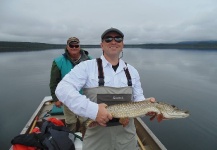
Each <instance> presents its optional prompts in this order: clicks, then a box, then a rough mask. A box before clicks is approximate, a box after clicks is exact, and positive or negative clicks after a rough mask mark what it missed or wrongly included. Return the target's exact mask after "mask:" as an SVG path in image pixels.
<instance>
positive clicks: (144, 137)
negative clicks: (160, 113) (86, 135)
mask: <svg viewBox="0 0 217 150" xmlns="http://www.w3.org/2000/svg"><path fill="white" fill-rule="evenodd" d="M53 105H54V101H53V100H52V97H51V96H45V97H44V99H43V100H42V102H41V103H40V104H39V106H38V108H37V109H36V110H35V112H34V113H33V115H32V117H31V118H30V119H29V121H28V122H27V124H26V125H25V127H24V128H23V130H22V131H21V132H20V134H26V133H30V132H31V130H32V129H33V128H34V127H36V126H37V127H39V128H40V126H41V125H42V119H48V118H49V117H55V118H58V119H60V120H62V121H63V122H64V115H63V114H58V115H49V112H50V111H51V109H52V108H53ZM134 122H135V126H136V132H137V138H138V146H139V150H166V147H165V146H164V145H163V144H162V143H161V142H160V140H159V139H158V138H157V137H156V136H155V135H154V133H153V132H152V131H151V130H150V129H149V128H148V126H147V125H146V124H145V123H144V122H143V121H142V119H141V118H140V117H136V118H134ZM78 140H79V139H78ZM75 148H76V150H81V149H82V142H81V141H76V140H75ZM10 150H13V148H12V147H11V148H10Z"/></svg>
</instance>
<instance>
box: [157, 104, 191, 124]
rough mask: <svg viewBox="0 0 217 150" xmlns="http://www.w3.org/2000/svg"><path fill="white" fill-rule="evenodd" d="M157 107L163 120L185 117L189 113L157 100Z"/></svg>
mask: <svg viewBox="0 0 217 150" xmlns="http://www.w3.org/2000/svg"><path fill="white" fill-rule="evenodd" d="M157 108H158V109H159V110H160V112H161V114H162V117H163V120H165V119H178V118H186V117H188V116H189V115H190V114H189V112H188V111H186V110H181V109H179V108H178V107H176V106H174V105H170V104H166V103H162V102H159V103H158V105H157Z"/></svg>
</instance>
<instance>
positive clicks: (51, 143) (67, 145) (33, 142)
mask: <svg viewBox="0 0 217 150" xmlns="http://www.w3.org/2000/svg"><path fill="white" fill-rule="evenodd" d="M76 137H78V136H77V135H75V134H74V133H73V132H71V131H69V129H68V128H67V127H65V126H56V125H54V124H53V123H52V122H50V121H45V122H44V123H43V124H42V127H41V133H30V134H22V135H18V136H16V137H14V139H13V140H12V141H11V143H12V144H22V145H26V146H33V147H37V148H39V149H41V150H75V145H74V141H75V138H76ZM78 138H80V139H81V137H78Z"/></svg>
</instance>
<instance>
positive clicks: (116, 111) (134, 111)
mask: <svg viewBox="0 0 217 150" xmlns="http://www.w3.org/2000/svg"><path fill="white" fill-rule="evenodd" d="M149 100H150V99H145V100H143V101H138V102H127V103H122V104H114V105H110V106H107V107H106V109H107V111H108V112H110V113H111V115H112V117H113V118H121V119H122V118H135V117H142V116H145V115H149V116H152V117H151V118H150V119H151V120H153V119H154V118H155V117H157V120H158V121H159V122H160V121H161V120H166V119H177V118H186V117H188V116H189V112H188V111H186V110H181V109H179V108H178V107H176V106H174V105H170V104H167V103H164V102H150V101H149ZM96 124H97V123H96V122H95V121H93V120H89V121H87V122H86V127H92V126H95V125H96Z"/></svg>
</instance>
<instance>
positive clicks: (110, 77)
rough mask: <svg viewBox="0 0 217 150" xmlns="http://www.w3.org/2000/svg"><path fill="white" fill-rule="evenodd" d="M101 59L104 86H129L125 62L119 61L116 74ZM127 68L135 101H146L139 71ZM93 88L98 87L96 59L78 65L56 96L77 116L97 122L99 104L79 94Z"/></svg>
mask: <svg viewBox="0 0 217 150" xmlns="http://www.w3.org/2000/svg"><path fill="white" fill-rule="evenodd" d="M101 59H102V64H103V65H102V66H103V72H104V81H105V84H104V86H110V87H126V86H128V85H127V78H126V74H125V72H124V68H125V67H126V64H125V62H124V61H123V60H119V66H118V68H117V70H116V72H115V71H114V69H113V68H112V65H111V64H110V63H109V62H108V61H107V60H106V59H105V57H104V56H103V55H102V56H101ZM127 67H128V69H129V73H130V75H131V78H132V88H133V101H141V100H144V99H145V97H144V95H143V90H142V87H141V82H140V77H139V74H138V71H137V70H136V69H135V68H134V67H133V66H131V65H129V64H127ZM93 87H98V66H97V62H96V59H92V60H87V61H84V62H81V63H80V64H78V65H76V66H75V67H74V68H73V69H72V70H71V71H70V72H69V73H68V74H67V75H65V77H64V78H63V79H62V80H61V82H60V83H59V84H58V86H57V88H56V91H55V94H56V96H57V97H58V99H59V100H60V101H61V102H63V103H64V104H65V105H66V106H67V107H68V108H69V109H70V110H72V111H73V112H74V113H75V114H77V115H79V116H83V117H87V118H91V119H93V120H95V119H96V116H97V113H98V104H96V103H95V102H92V101H91V100H90V99H88V98H87V97H86V96H85V95H81V94H80V93H79V91H80V89H82V88H93Z"/></svg>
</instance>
